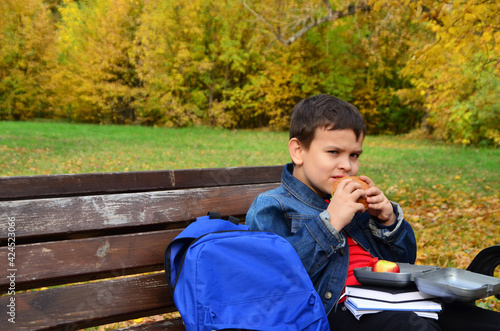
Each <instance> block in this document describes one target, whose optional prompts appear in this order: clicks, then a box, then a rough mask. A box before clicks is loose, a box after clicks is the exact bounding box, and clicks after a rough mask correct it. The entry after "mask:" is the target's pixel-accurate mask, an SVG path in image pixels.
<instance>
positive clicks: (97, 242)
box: [0, 230, 181, 292]
mask: <svg viewBox="0 0 500 331" xmlns="http://www.w3.org/2000/svg"><path fill="white" fill-rule="evenodd" d="M180 232H181V230H165V231H156V232H148V233H138V234H128V235H121V236H106V237H98V238H87V239H78V240H67V241H58V242H47V243H37V244H29V245H20V246H17V247H16V250H15V254H16V256H15V258H16V259H15V268H16V272H15V274H16V278H15V288H16V290H17V291H20V290H26V289H32V288H37V287H46V286H52V285H59V284H68V283H75V282H79V281H86V280H94V279H99V278H105V277H120V276H125V275H130V274H137V273H141V272H146V271H153V270H163V268H164V253H165V249H166V248H167V246H168V243H170V241H172V240H173V239H174V238H175V237H176V236H177V235H178V234H179V233H180ZM8 254H9V250H8V247H1V248H0V261H8V260H7V258H8ZM9 274H10V271H9V270H8V269H7V268H2V269H0V289H1V290H2V291H4V292H7V289H8V288H9V284H10V279H8V278H7V276H9Z"/></svg>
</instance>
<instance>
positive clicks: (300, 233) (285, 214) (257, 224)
mask: <svg viewBox="0 0 500 331" xmlns="http://www.w3.org/2000/svg"><path fill="white" fill-rule="evenodd" d="M246 224H247V225H248V226H250V229H252V230H262V231H270V232H274V233H276V234H278V235H280V236H282V237H284V238H285V239H286V240H288V241H289V242H290V243H291V244H292V246H293V247H294V248H295V250H296V251H297V253H298V255H299V257H300V259H301V260H302V263H303V264H304V267H305V268H306V270H307V272H308V273H309V275H310V277H311V278H312V279H313V282H314V278H316V277H317V276H319V273H320V272H321V269H322V267H323V266H324V265H325V263H327V262H328V260H329V257H330V256H331V255H333V254H335V253H336V252H337V251H338V250H340V249H342V248H343V247H344V245H345V237H344V235H343V234H340V235H339V234H338V233H333V232H332V231H331V230H330V229H329V228H328V226H327V224H325V222H324V221H323V220H322V219H321V218H320V216H319V215H317V214H316V215H311V216H310V217H304V216H303V215H300V216H298V217H294V213H293V211H290V210H286V209H285V206H283V205H282V204H281V203H280V202H279V201H278V200H277V199H275V198H274V197H273V196H270V195H266V194H261V195H259V196H258V197H257V198H256V199H255V201H254V202H253V204H252V206H251V207H250V209H249V211H248V213H247V217H246ZM313 234H314V235H313Z"/></svg>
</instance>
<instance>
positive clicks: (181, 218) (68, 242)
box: [0, 166, 282, 330]
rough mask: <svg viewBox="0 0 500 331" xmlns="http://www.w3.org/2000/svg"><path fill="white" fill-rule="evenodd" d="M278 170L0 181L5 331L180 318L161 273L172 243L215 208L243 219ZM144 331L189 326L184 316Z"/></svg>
mask: <svg viewBox="0 0 500 331" xmlns="http://www.w3.org/2000/svg"><path fill="white" fill-rule="evenodd" d="M281 171H282V166H267V167H241V168H220V169H187V170H166V171H147V172H126V173H98V174H75V175H48V176H29V177H0V219H1V222H0V241H1V246H0V261H1V264H0V265H2V266H3V267H2V268H1V269H0V286H1V287H2V294H3V295H2V296H1V297H0V306H2V307H3V309H2V311H4V309H5V307H7V314H3V316H1V317H0V321H1V322H0V330H39V329H50V330H75V329H81V328H86V327H91V326H97V325H103V324H108V323H114V322H118V321H124V320H130V319H135V318H139V317H146V316H152V315H157V314H163V313H168V312H175V311H176V310H177V309H176V307H175V305H174V302H173V299H172V296H171V295H170V292H169V290H168V286H167V282H166V277H165V274H164V272H163V269H164V252H165V249H166V247H167V245H168V244H169V242H170V241H171V240H172V239H173V238H175V236H177V234H179V233H180V232H181V231H182V229H183V228H185V227H186V226H187V225H188V224H189V223H190V222H192V221H194V220H195V218H196V217H198V216H202V215H206V214H207V212H208V211H217V212H220V213H221V214H222V215H223V216H227V215H233V216H236V217H240V218H242V219H243V218H244V216H245V215H246V212H247V210H248V208H249V207H250V204H251V203H252V201H253V200H254V198H255V197H256V196H257V195H258V194H259V193H261V192H264V191H267V190H269V189H272V188H275V187H277V186H278V185H279V181H280V178H281ZM14 240H15V241H14ZM14 244H15V246H14ZM9 293H10V294H11V295H9ZM13 300H15V301H13ZM9 319H10V321H9ZM12 321H15V324H12V323H11V322H12ZM129 329H134V328H133V327H131V328H129ZM137 329H141V330H145V329H147V330H153V329H158V330H160V329H161V330H184V327H183V324H182V321H181V319H180V318H177V319H170V320H164V321H161V322H156V323H150V325H141V326H140V327H137Z"/></svg>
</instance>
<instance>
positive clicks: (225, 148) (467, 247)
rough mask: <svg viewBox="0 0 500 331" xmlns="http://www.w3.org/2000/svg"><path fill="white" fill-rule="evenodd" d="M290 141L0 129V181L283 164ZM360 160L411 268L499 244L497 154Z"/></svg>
mask: <svg viewBox="0 0 500 331" xmlns="http://www.w3.org/2000/svg"><path fill="white" fill-rule="evenodd" d="M287 142H288V133H287V132H272V131H266V130H258V131H251V130H223V129H214V128H206V127H201V128H178V129H174V128H155V127H140V126H114V125H113V126H112V125H109V126H105V125H88V124H69V123H54V122H0V176H27V175H45V174H69V173H89V172H115V171H148V170H161V169H183V168H211V167H228V166H258V165H276V164H284V163H287V162H289V160H290V158H289V155H288V150H287ZM360 162H361V170H360V174H363V175H367V176H369V177H370V178H371V179H372V180H373V181H374V182H375V183H376V185H377V186H378V187H380V188H381V189H382V190H383V191H384V192H385V194H386V196H388V197H389V198H390V199H391V200H393V201H396V202H398V203H399V204H400V205H401V207H402V208H403V211H404V212H405V218H406V220H408V221H409V222H410V223H411V224H412V226H413V228H414V230H415V234H416V237H417V244H418V256H417V263H418V264H426V265H435V266H440V267H456V268H466V267H467V265H468V264H469V263H470V261H471V260H472V258H473V257H474V256H475V255H476V254H477V253H478V252H479V251H480V250H481V249H482V248H484V247H487V246H490V245H495V244H500V239H499V238H500V198H499V191H500V167H499V165H500V150H499V149H495V148H486V147H483V148H475V147H463V146H455V145H448V144H444V143H439V142H435V141H429V140H425V139H417V138H412V137H410V136H368V137H366V139H365V143H364V146H363V154H362V156H361V159H360ZM498 275H499V273H498V272H497V276H498ZM479 304H480V305H482V306H484V307H487V308H490V309H495V310H499V311H500V304H499V303H498V302H497V301H496V300H494V299H491V298H490V299H487V300H483V301H481V302H480V303H479Z"/></svg>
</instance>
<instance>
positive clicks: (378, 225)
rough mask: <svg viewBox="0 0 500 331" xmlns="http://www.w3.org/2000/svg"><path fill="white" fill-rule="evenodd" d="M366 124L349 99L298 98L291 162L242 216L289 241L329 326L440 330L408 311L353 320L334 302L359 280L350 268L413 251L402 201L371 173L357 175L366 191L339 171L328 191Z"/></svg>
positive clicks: (351, 165) (353, 171) (347, 165)
mask: <svg viewBox="0 0 500 331" xmlns="http://www.w3.org/2000/svg"><path fill="white" fill-rule="evenodd" d="M365 132H366V125H365V123H364V120H363V117H362V116H361V114H360V113H359V111H358V110H357V109H356V107H354V106H353V105H351V104H349V103H348V102H345V101H343V100H340V99H338V98H335V97H332V96H329V95H316V96H313V97H310V98H307V99H304V100H302V101H301V102H299V103H298V104H297V105H296V106H295V108H294V110H293V113H292V118H291V122H290V141H289V144H288V149H289V152H290V156H291V158H292V161H293V163H291V164H287V165H286V166H285V168H284V170H283V175H282V184H281V186H280V187H278V188H277V189H274V190H271V191H269V192H266V193H263V194H261V195H259V196H258V197H257V198H256V199H255V201H254V202H253V204H252V206H251V207H250V209H249V211H248V214H247V218H246V224H247V225H249V226H250V228H251V229H254V230H265V231H271V232H274V233H277V234H279V235H281V236H283V237H284V238H285V239H287V240H288V241H289V242H290V243H291V244H292V245H293V246H294V247H295V250H296V251H297V253H298V255H299V256H300V258H301V260H302V263H303V264H304V266H305V268H306V270H307V272H308V273H309V276H310V277H311V279H312V282H313V284H314V286H315V288H316V290H317V292H318V293H319V295H320V297H321V298H322V300H323V305H324V307H325V310H326V312H327V314H328V318H329V322H330V326H331V327H332V329H335V330H342V329H346V330H356V329H365V330H382V329H384V330H388V329H394V330H402V329H404V330H413V329H415V330H417V329H418V330H439V327H438V326H437V325H436V323H435V321H431V320H427V319H424V318H420V317H418V316H417V315H416V314H414V313H412V312H383V313H378V314H369V315H365V316H363V318H361V320H359V321H358V320H357V319H356V318H355V317H354V316H353V315H352V314H351V313H350V312H349V311H347V310H346V309H345V308H344V307H343V303H340V304H339V307H336V305H337V304H338V302H339V301H340V302H342V300H341V296H342V294H343V291H344V287H345V285H355V284H359V283H358V282H357V281H356V279H355V277H354V275H353V269H354V268H358V267H362V266H367V265H368V264H369V263H370V261H371V260H372V259H374V258H379V259H383V260H391V261H397V262H407V263H414V262H415V259H416V240H415V235H414V233H413V230H412V228H411V226H410V224H409V223H408V222H406V221H405V220H404V218H403V212H402V210H401V208H400V207H399V206H398V205H397V204H396V203H393V202H390V201H389V200H388V199H387V198H386V197H385V195H384V193H383V192H382V191H381V190H380V189H379V188H377V187H376V186H375V185H374V183H373V182H372V180H371V179H370V178H368V177H366V176H361V177H360V178H361V179H362V180H363V181H365V182H367V183H368V184H369V186H370V188H369V189H367V190H366V192H365V191H364V190H363V189H362V188H361V185H360V184H358V183H356V182H354V181H353V180H350V179H346V180H343V181H341V182H340V183H339V185H338V187H337V189H336V191H335V193H334V194H333V196H330V194H331V191H332V184H333V182H334V181H335V180H338V179H339V178H342V177H344V176H356V175H357V174H358V170H359V156H360V155H361V153H362V144H363V139H364V136H365ZM360 197H363V198H367V203H368V209H367V210H365V208H364V206H363V204H361V203H357V202H356V201H357V200H358V198H360ZM333 326H334V328H333Z"/></svg>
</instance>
